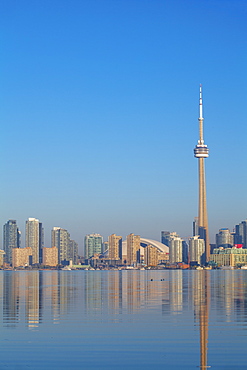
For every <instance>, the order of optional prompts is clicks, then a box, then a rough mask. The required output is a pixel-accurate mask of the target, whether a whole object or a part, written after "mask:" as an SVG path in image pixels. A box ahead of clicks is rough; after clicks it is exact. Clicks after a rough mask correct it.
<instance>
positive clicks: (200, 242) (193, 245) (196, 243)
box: [189, 235, 205, 265]
mask: <svg viewBox="0 0 247 370" xmlns="http://www.w3.org/2000/svg"><path fill="white" fill-rule="evenodd" d="M189 257H190V262H197V263H198V264H199V265H201V264H205V241H204V239H200V236H199V235H195V236H193V237H192V238H190V239H189Z"/></svg>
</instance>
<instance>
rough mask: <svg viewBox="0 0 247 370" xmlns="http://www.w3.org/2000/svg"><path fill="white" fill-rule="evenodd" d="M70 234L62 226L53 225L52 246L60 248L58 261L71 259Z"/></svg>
mask: <svg viewBox="0 0 247 370" xmlns="http://www.w3.org/2000/svg"><path fill="white" fill-rule="evenodd" d="M69 242H70V234H69V233H68V231H67V230H65V229H62V228H61V227H53V229H52V231H51V246H52V247H57V249H58V263H59V264H62V263H63V262H64V261H69V256H68V253H69Z"/></svg>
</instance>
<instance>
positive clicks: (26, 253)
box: [12, 247, 32, 267]
mask: <svg viewBox="0 0 247 370" xmlns="http://www.w3.org/2000/svg"><path fill="white" fill-rule="evenodd" d="M31 264H32V248H31V247H26V248H13V251H12V266H13V267H20V266H29V265H31Z"/></svg>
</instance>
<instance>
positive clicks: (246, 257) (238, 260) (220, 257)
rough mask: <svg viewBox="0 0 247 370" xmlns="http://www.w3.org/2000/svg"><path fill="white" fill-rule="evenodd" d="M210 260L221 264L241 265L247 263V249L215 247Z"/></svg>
mask: <svg viewBox="0 0 247 370" xmlns="http://www.w3.org/2000/svg"><path fill="white" fill-rule="evenodd" d="M210 261H213V262H215V263H217V264H218V265H219V266H233V267H235V266H239V265H246V264H247V249H242V248H235V247H234V248H225V249H224V248H215V249H214V250H213V254H211V255H210Z"/></svg>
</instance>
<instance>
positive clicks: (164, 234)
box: [161, 231, 171, 245]
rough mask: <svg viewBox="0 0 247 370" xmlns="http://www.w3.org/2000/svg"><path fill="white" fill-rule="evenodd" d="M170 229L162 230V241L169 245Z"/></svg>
mask: <svg viewBox="0 0 247 370" xmlns="http://www.w3.org/2000/svg"><path fill="white" fill-rule="evenodd" d="M170 234H171V233H170V231H161V243H163V244H165V245H168V240H169V236H170Z"/></svg>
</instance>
